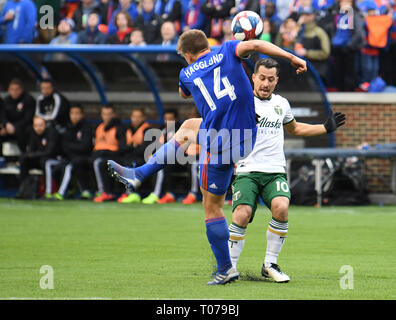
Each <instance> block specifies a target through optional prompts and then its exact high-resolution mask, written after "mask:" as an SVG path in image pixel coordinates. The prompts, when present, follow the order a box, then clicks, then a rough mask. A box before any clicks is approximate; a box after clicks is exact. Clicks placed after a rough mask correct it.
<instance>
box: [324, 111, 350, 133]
mask: <svg viewBox="0 0 396 320" xmlns="http://www.w3.org/2000/svg"><path fill="white" fill-rule="evenodd" d="M344 124H345V114H343V113H341V112H336V113H334V114H333V111H331V112H330V115H329V117H328V118H327V119H326V121H325V123H324V124H323V125H324V127H325V129H326V131H327V133H330V132H333V131H336V130H337V128H338V127H341V126H343V125H344Z"/></svg>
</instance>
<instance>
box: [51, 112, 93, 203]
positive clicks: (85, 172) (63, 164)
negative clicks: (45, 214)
mask: <svg viewBox="0 0 396 320" xmlns="http://www.w3.org/2000/svg"><path fill="white" fill-rule="evenodd" d="M69 117H70V123H69V125H68V126H67V129H66V132H65V133H64V134H63V136H62V138H61V146H62V154H63V156H64V158H63V159H62V160H58V159H49V160H47V161H46V163H45V176H46V184H45V185H46V192H45V197H46V198H47V199H56V200H64V199H65V197H66V192H67V189H68V187H69V183H70V181H71V178H72V176H73V175H74V176H75V178H76V180H77V183H78V185H79V188H80V192H81V198H84V199H89V198H90V197H91V193H90V187H89V178H90V176H89V173H90V172H91V170H92V166H91V162H90V155H91V152H92V127H91V125H90V124H89V123H88V122H87V121H86V120H85V119H84V111H83V108H82V106H81V105H79V104H74V105H72V106H71V107H70V114H69ZM54 169H55V170H56V169H58V170H59V169H60V170H61V171H62V173H63V174H62V178H61V184H60V186H59V188H58V191H57V192H56V193H55V194H53V195H52V194H51V193H52V176H53V171H54Z"/></svg>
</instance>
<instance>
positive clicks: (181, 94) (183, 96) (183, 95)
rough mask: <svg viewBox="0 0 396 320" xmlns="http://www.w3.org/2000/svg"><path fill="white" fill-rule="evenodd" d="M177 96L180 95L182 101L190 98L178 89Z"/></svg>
mask: <svg viewBox="0 0 396 320" xmlns="http://www.w3.org/2000/svg"><path fill="white" fill-rule="evenodd" d="M179 95H180V96H181V97H182V98H183V99H188V98H190V97H191V96H190V95H187V94H185V93H184V92H183V90H182V89H181V88H179Z"/></svg>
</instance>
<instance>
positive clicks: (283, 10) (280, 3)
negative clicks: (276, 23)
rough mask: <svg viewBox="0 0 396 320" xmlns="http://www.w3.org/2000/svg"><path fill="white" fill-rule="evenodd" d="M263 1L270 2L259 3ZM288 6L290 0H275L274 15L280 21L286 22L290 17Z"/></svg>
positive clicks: (260, 0)
mask: <svg viewBox="0 0 396 320" xmlns="http://www.w3.org/2000/svg"><path fill="white" fill-rule="evenodd" d="M265 1H271V0H259V2H260V3H261V2H265ZM325 1H326V0H325ZM289 4H290V0H276V13H277V15H278V17H279V18H281V19H282V21H284V20H286V19H287V17H289V15H290V12H289Z"/></svg>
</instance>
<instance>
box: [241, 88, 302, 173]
mask: <svg viewBox="0 0 396 320" xmlns="http://www.w3.org/2000/svg"><path fill="white" fill-rule="evenodd" d="M254 106H255V111H256V114H257V115H258V116H259V121H258V123H257V126H258V131H257V139H256V143H255V145H254V148H253V151H252V152H251V153H250V154H249V155H248V156H247V157H246V158H245V159H243V160H240V161H238V164H237V169H236V172H237V173H242V172H245V173H246V172H254V171H258V172H269V173H275V172H276V173H284V172H286V159H285V153H284V151H283V145H284V133H283V125H284V124H287V123H290V122H291V121H293V120H294V116H293V114H292V111H291V108H290V104H289V102H288V101H287V100H286V99H285V98H283V97H282V96H280V95H276V94H272V96H271V98H270V99H268V100H260V99H259V98H257V97H255V98H254Z"/></svg>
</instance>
